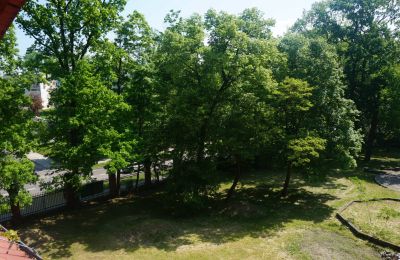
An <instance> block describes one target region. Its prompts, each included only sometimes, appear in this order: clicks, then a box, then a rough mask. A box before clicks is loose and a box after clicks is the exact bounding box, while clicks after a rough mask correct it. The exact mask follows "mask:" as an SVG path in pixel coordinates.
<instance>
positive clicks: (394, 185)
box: [375, 173, 400, 191]
mask: <svg viewBox="0 0 400 260" xmlns="http://www.w3.org/2000/svg"><path fill="white" fill-rule="evenodd" d="M375 181H376V182H377V183H379V184H380V185H382V186H384V187H386V188H389V189H392V190H395V191H400V174H390V173H388V174H380V175H376V176H375Z"/></svg>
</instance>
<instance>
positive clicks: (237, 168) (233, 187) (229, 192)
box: [226, 156, 242, 201]
mask: <svg viewBox="0 0 400 260" xmlns="http://www.w3.org/2000/svg"><path fill="white" fill-rule="evenodd" d="M235 158H236V159H235V161H236V171H235V178H234V180H233V183H232V186H231V188H230V189H229V191H228V194H227V195H226V200H227V201H228V200H230V198H231V197H232V195H233V193H234V192H235V189H236V186H237V185H238V183H239V180H240V176H241V175H242V171H241V168H240V158H239V156H235Z"/></svg>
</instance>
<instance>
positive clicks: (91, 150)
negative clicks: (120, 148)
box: [48, 61, 129, 191]
mask: <svg viewBox="0 0 400 260" xmlns="http://www.w3.org/2000/svg"><path fill="white" fill-rule="evenodd" d="M51 102H52V103H53V105H54V107H55V109H54V110H52V111H51V114H50V115H49V116H48V124H49V131H50V132H49V139H51V140H53V142H51V145H52V149H51V150H52V151H51V157H52V158H53V159H54V160H55V161H56V162H57V165H58V169H59V170H65V171H66V174H64V177H63V178H64V179H63V182H64V183H65V185H67V186H69V187H70V188H73V189H74V190H75V191H76V190H77V189H78V188H79V185H80V181H81V178H80V177H81V176H83V177H85V176H86V177H87V176H89V175H90V174H91V171H92V166H93V165H95V164H96V163H97V161H99V160H100V159H101V158H102V155H103V153H104V150H107V149H108V147H109V145H110V143H112V142H114V140H115V139H118V138H119V137H120V134H121V133H120V132H118V131H117V129H115V127H114V126H116V125H117V123H118V122H119V121H120V120H121V118H124V116H125V115H126V113H128V112H129V106H128V105H126V104H125V103H124V102H123V100H122V99H121V97H119V96H118V95H116V94H115V93H114V92H113V91H111V90H110V89H108V88H107V87H105V86H104V85H102V82H101V80H100V79H99V78H98V77H97V76H94V75H93V70H92V67H91V66H90V65H88V64H87V62H84V61H83V62H81V63H79V65H78V67H77V70H76V71H75V72H74V73H72V74H71V75H70V76H68V77H66V78H65V80H63V81H62V82H61V85H60V87H59V88H57V89H56V90H55V91H54V92H53V95H52V98H51Z"/></svg>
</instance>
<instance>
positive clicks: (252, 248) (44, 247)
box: [19, 157, 400, 259]
mask: <svg viewBox="0 0 400 260" xmlns="http://www.w3.org/2000/svg"><path fill="white" fill-rule="evenodd" d="M377 160H380V162H377ZM386 161H387V158H386V159H385V158H378V157H377V158H375V161H374V162H373V163H385V162H386ZM389 163H390V164H392V163H393V161H392V160H390V161H389ZM320 172H321V174H319V175H318V176H312V177H308V178H304V176H302V175H299V174H297V175H295V176H294V178H293V182H292V185H291V190H290V195H289V197H287V198H285V199H281V198H280V197H279V191H280V187H281V184H282V182H283V178H284V176H283V173H282V174H277V173H274V172H271V171H254V172H248V173H246V175H245V177H244V179H243V181H242V182H241V185H240V187H238V188H239V189H238V191H237V193H236V194H235V196H234V197H233V199H232V201H231V202H229V203H225V202H224V200H223V195H224V194H225V192H226V189H227V188H228V187H229V185H230V183H229V182H224V183H223V184H222V186H221V192H220V197H217V198H216V199H215V201H214V202H213V203H212V204H210V207H209V209H207V210H203V211H199V212H197V213H196V214H195V216H193V217H186V218H183V217H181V218H178V217H174V216H173V215H172V214H171V212H173V210H171V208H168V207H167V206H166V205H165V203H164V198H165V193H164V191H163V189H162V187H161V188H158V189H157V190H155V191H153V192H151V193H150V192H149V193H143V194H140V195H137V196H132V197H129V198H121V199H115V200H112V201H109V202H107V203H99V204H96V203H93V205H92V206H91V207H87V208H84V209H79V210H76V211H70V212H66V213H60V214H56V215H53V216H48V217H44V218H41V219H39V220H36V221H33V222H31V223H30V224H27V225H26V226H23V227H21V229H20V230H19V234H20V236H21V238H22V239H23V240H24V241H26V242H27V244H28V245H31V246H33V247H35V248H37V249H38V250H39V252H40V253H41V254H42V255H43V256H44V257H45V258H49V259H67V258H68V259H380V258H379V251H380V249H378V248H376V247H374V246H372V245H370V244H367V243H366V242H364V241H362V240H359V239H356V238H354V237H353V235H352V234H351V233H350V231H348V230H347V229H346V228H344V227H343V226H342V225H341V224H340V223H339V222H338V221H337V220H336V218H335V217H334V215H335V212H336V211H337V210H338V209H339V208H340V207H342V206H344V205H345V204H346V203H348V202H349V201H351V200H354V199H359V198H360V196H362V197H363V198H366V199H367V198H383V197H396V198H398V197H399V196H400V193H398V192H395V191H391V190H388V189H385V188H383V187H381V186H379V185H377V184H375V182H374V180H373V177H374V176H373V175H371V174H368V173H364V172H362V171H361V170H359V169H358V170H352V171H339V170H321V171H320ZM360 187H362V188H360Z"/></svg>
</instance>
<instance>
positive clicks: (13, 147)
mask: <svg viewBox="0 0 400 260" xmlns="http://www.w3.org/2000/svg"><path fill="white" fill-rule="evenodd" d="M28 106H29V98H28V97H26V96H24V91H23V86H21V85H19V84H18V83H17V82H15V81H14V80H11V79H2V78H0V121H1V124H0V190H6V191H7V192H8V194H9V196H8V197H7V198H5V200H3V201H5V202H6V203H7V204H9V206H17V205H20V206H24V205H26V204H28V203H29V202H30V199H31V197H30V195H29V193H28V192H27V191H26V190H25V188H24V185H25V184H28V183H34V182H35V181H36V179H37V177H36V176H35V174H34V172H33V163H32V162H31V161H29V160H28V159H27V158H26V156H25V154H26V153H28V152H29V151H30V149H31V148H32V146H33V145H34V129H35V123H34V122H33V120H32V114H31V112H30V111H29V110H28V109H26V108H27V107H28Z"/></svg>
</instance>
